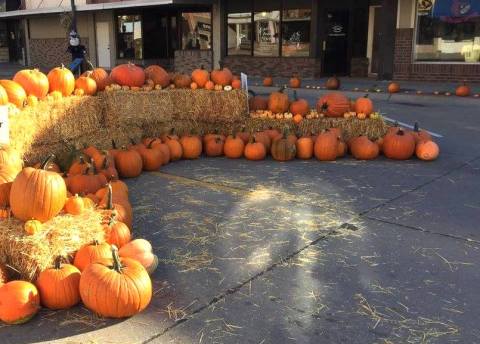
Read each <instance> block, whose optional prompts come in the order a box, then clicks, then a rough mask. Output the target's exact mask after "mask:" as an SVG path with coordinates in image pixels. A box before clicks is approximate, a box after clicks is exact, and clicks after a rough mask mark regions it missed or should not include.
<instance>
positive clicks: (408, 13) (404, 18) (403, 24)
mask: <svg viewBox="0 0 480 344" xmlns="http://www.w3.org/2000/svg"><path fill="white" fill-rule="evenodd" d="M415 3H416V2H415V0H399V1H398V18H397V29H411V28H413V27H414V24H415Z"/></svg>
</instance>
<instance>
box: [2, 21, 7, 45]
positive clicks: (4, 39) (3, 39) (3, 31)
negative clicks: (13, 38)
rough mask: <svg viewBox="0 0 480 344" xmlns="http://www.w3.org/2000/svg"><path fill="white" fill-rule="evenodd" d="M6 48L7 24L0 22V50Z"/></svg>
mask: <svg viewBox="0 0 480 344" xmlns="http://www.w3.org/2000/svg"><path fill="white" fill-rule="evenodd" d="M5 47H8V35H7V23H6V22H4V21H0V48H5Z"/></svg>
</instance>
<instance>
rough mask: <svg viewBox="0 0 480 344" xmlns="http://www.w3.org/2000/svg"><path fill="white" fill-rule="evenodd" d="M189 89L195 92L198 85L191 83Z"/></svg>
mask: <svg viewBox="0 0 480 344" xmlns="http://www.w3.org/2000/svg"><path fill="white" fill-rule="evenodd" d="M190 88H191V89H192V90H196V89H197V88H198V84H197V83H196V82H192V83H191V84H190Z"/></svg>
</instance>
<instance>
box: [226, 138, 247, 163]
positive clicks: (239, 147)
mask: <svg viewBox="0 0 480 344" xmlns="http://www.w3.org/2000/svg"><path fill="white" fill-rule="evenodd" d="M244 149H245V144H244V143H243V140H242V139H241V138H239V137H237V136H229V137H227V139H226V140H225V145H224V146H223V152H224V154H225V156H226V157H227V158H229V159H239V158H241V157H242V156H243V151H244Z"/></svg>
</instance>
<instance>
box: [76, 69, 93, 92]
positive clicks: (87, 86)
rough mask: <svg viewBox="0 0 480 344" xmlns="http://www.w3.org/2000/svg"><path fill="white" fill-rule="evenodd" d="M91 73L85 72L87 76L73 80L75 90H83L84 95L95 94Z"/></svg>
mask: <svg viewBox="0 0 480 344" xmlns="http://www.w3.org/2000/svg"><path fill="white" fill-rule="evenodd" d="M91 75H92V74H91V72H87V76H81V77H79V78H78V79H77V80H75V88H77V89H80V90H83V92H84V94H86V95H88V96H93V95H94V94H95V93H97V83H96V82H95V80H93V78H91V77H90V76H91Z"/></svg>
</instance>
